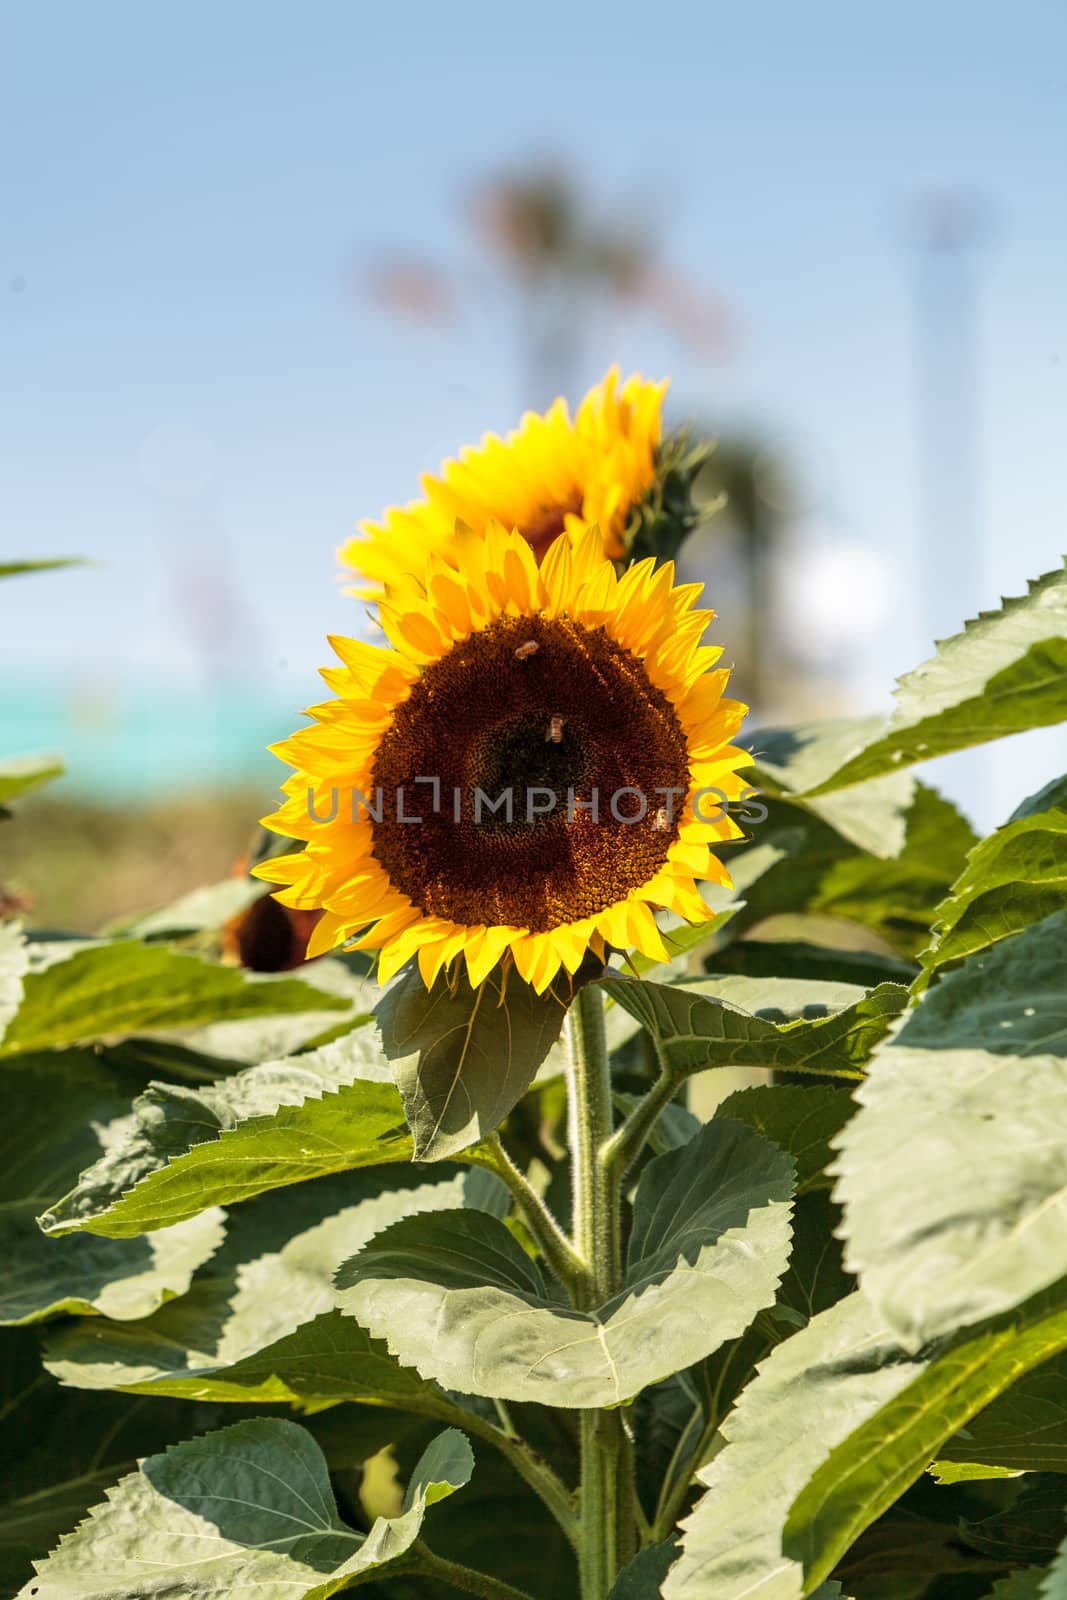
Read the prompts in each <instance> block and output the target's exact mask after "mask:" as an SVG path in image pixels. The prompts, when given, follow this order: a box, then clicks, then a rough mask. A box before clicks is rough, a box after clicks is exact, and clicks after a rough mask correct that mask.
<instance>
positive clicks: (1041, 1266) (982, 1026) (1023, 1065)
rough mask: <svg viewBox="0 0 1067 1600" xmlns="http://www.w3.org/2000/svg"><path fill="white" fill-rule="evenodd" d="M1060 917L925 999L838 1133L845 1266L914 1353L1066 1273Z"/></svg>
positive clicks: (1066, 940)
mask: <svg viewBox="0 0 1067 1600" xmlns="http://www.w3.org/2000/svg"><path fill="white" fill-rule="evenodd" d="M1065 971H1067V911H1061V912H1059V913H1058V914H1057V915H1056V916H1053V917H1048V918H1046V919H1045V921H1044V922H1040V923H1036V924H1035V925H1034V926H1033V927H1031V928H1028V929H1026V930H1025V931H1024V932H1023V933H1020V934H1018V935H1017V936H1016V937H1015V938H1013V939H1008V940H1005V941H1004V942H1002V943H1001V944H998V945H995V946H994V947H993V948H992V949H991V950H990V951H988V952H981V953H979V954H977V955H974V956H971V957H969V958H968V959H967V961H965V962H964V964H963V966H962V967H960V968H959V969H958V970H957V971H955V972H952V973H949V974H948V976H946V977H944V978H942V980H941V982H940V983H938V984H937V985H936V986H935V987H934V988H933V989H931V990H930V991H929V992H928V993H927V994H926V996H925V998H924V999H923V1001H922V1004H921V1005H919V1006H918V1008H917V1009H916V1010H914V1011H913V1012H912V1013H911V1014H910V1015H909V1017H908V1019H907V1021H906V1022H905V1023H904V1025H903V1027H902V1028H901V1029H900V1031H899V1032H898V1033H897V1034H896V1036H895V1037H894V1038H893V1039H892V1041H891V1042H890V1043H888V1044H886V1045H884V1046H883V1047H882V1048H881V1049H879V1050H878V1051H877V1053H876V1055H875V1057H874V1060H873V1061H872V1063H871V1068H870V1076H869V1077H868V1079H867V1080H866V1082H865V1083H864V1084H863V1085H862V1087H860V1088H859V1089H858V1090H857V1091H856V1098H857V1100H858V1102H859V1105H860V1109H859V1111H858V1113H857V1114H856V1116H855V1117H853V1118H852V1119H851V1121H850V1122H849V1123H848V1124H847V1125H846V1127H845V1129H844V1131H843V1132H842V1133H841V1135H840V1136H839V1140H838V1149H839V1151H840V1155H839V1156H838V1159H837V1163H836V1167H835V1171H837V1172H838V1173H839V1174H840V1181H839V1184H838V1187H837V1191H836V1193H837V1196H838V1198H839V1199H840V1200H841V1201H842V1202H843V1204H844V1207H845V1231H846V1237H847V1241H848V1243H847V1251H846V1260H847V1263H848V1265H849V1266H850V1268H851V1269H852V1270H853V1271H855V1272H858V1274H859V1277H860V1281H861V1283H862V1284H863V1286H864V1290H865V1292H866V1293H867V1294H868V1295H869V1296H870V1298H871V1299H872V1300H874V1301H875V1303H876V1304H877V1305H878V1306H879V1307H880V1308H881V1309H882V1311H883V1312H884V1314H885V1316H886V1317H887V1319H888V1321H889V1323H890V1325H891V1326H893V1327H894V1328H896V1329H897V1331H898V1333H899V1335H900V1337H901V1339H902V1340H903V1341H904V1342H905V1343H907V1344H909V1345H912V1346H916V1347H917V1346H918V1345H920V1344H922V1343H924V1342H925V1341H926V1340H929V1339H932V1338H935V1337H937V1336H939V1335H941V1334H945V1333H951V1332H952V1331H953V1330H954V1329H956V1328H958V1327H961V1326H964V1325H966V1324H968V1323H974V1322H977V1321H979V1320H981V1319H982V1318H984V1317H989V1316H994V1315H996V1314H997V1313H998V1312H1000V1311H1004V1310H1007V1309H1010V1307H1012V1306H1013V1305H1017V1304H1018V1303H1019V1302H1020V1301H1022V1300H1024V1299H1026V1298H1027V1297H1028V1296H1029V1295H1031V1294H1034V1293H1035V1292H1036V1291H1037V1290H1039V1289H1041V1288H1043V1287H1045V1286H1046V1285H1047V1284H1050V1283H1053V1282H1055V1281H1056V1279H1058V1278H1060V1277H1061V1276H1063V1275H1064V1274H1067V1185H1065V1182H1064V1172H1065V1170H1067V987H1065V985H1064V981H1063V979H1064V972H1065Z"/></svg>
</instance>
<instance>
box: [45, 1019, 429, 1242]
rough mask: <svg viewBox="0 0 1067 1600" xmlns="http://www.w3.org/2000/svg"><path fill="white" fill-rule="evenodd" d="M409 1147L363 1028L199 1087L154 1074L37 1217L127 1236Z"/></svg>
mask: <svg viewBox="0 0 1067 1600" xmlns="http://www.w3.org/2000/svg"><path fill="white" fill-rule="evenodd" d="M410 1154H411V1137H410V1135H409V1133H408V1130H407V1127H406V1125H405V1122H404V1113H403V1108H402V1107H401V1104H400V1095H399V1092H398V1091H397V1089H396V1087H395V1085H394V1084H393V1081H392V1078H391V1075H390V1073H389V1070H388V1067H387V1066H386V1064H385V1063H384V1061H383V1060H382V1059H381V1052H380V1049H379V1046H378V1042H377V1035H376V1034H375V1032H374V1030H373V1029H372V1028H370V1027H365V1028H360V1029H357V1030H356V1031H355V1032H353V1033H351V1034H348V1035H346V1037H345V1038H344V1039H339V1040H337V1042H336V1043H334V1044H330V1045H324V1046H323V1048H322V1049H321V1050H316V1051H312V1052H309V1053H308V1054H307V1055H302V1056H293V1057H291V1058H289V1059H286V1060H282V1061H275V1062H267V1063H265V1064H264V1065H263V1066H261V1067H249V1068H248V1069H247V1070H246V1071H244V1072H239V1073H236V1074H235V1075H234V1076H233V1077H229V1078H223V1079H221V1080H220V1081H219V1082H218V1083H214V1084H209V1085H207V1086H205V1087H203V1088H198V1087H185V1086H179V1085H176V1084H153V1085H152V1086H151V1087H150V1088H149V1089H148V1090H147V1091H146V1092H145V1093H144V1094H143V1095H141V1096H140V1097H139V1099H138V1100H137V1101H135V1103H134V1110H133V1115H132V1116H131V1117H130V1119H129V1121H128V1125H127V1126H126V1128H125V1129H124V1131H123V1134H122V1136H121V1137H119V1138H116V1139H115V1140H114V1141H113V1142H112V1144H111V1146H110V1148H109V1150H108V1151H107V1153H106V1154H105V1155H104V1156H103V1157H102V1158H101V1159H100V1160H99V1161H98V1162H97V1163H96V1164H95V1165H94V1166H92V1167H90V1168H89V1169H88V1170H87V1171H86V1172H84V1173H83V1174H82V1176H81V1179H80V1180H79V1182H78V1183H77V1185H76V1186H75V1187H74V1188H73V1189H72V1190H71V1191H70V1193H69V1194H67V1195H65V1196H64V1198H63V1199H62V1200H60V1201H59V1202H57V1203H56V1204H55V1205H53V1206H52V1207H51V1208H50V1209H49V1210H48V1211H47V1212H46V1213H45V1214H44V1215H43V1216H42V1218H41V1225H42V1227H44V1228H45V1229H46V1230H47V1231H48V1232H49V1233H67V1232H70V1231H72V1230H75V1229H79V1228H84V1229H88V1230H89V1231H90V1232H91V1233H102V1234H107V1235H109V1236H110V1237H112V1238H128V1237H130V1236H132V1235H135V1234H139V1233H145V1232H148V1231H149V1230H151V1229H153V1228H163V1227H166V1226H168V1225H169V1224H171V1223H174V1222H177V1221H181V1220H183V1219H184V1218H186V1217H191V1216H195V1215H196V1214H197V1213H198V1212H200V1211H203V1210H205V1209H206V1208H207V1207H208V1206H214V1205H232V1204H235V1203H236V1202H238V1201H241V1200H247V1199H250V1198H251V1197H252V1196H253V1195H257V1194H262V1193H263V1192H264V1191H265V1190H267V1189H276V1188H281V1187H283V1186H285V1185H287V1184H292V1183H302V1182H304V1181H305V1180H306V1179H308V1178H319V1177H323V1176H325V1175H326V1174H328V1173H331V1172H345V1171H347V1170H348V1169H349V1168H352V1167H367V1166H379V1165H382V1164H383V1163H386V1162H390V1161H403V1160H406V1159H407V1158H408V1157H409V1156H410Z"/></svg>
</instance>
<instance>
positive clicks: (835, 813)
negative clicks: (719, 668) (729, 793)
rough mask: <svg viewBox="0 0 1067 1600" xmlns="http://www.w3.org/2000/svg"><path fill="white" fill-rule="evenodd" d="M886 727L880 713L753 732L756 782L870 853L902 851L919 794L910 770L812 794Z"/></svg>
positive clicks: (768, 791)
mask: <svg viewBox="0 0 1067 1600" xmlns="http://www.w3.org/2000/svg"><path fill="white" fill-rule="evenodd" d="M881 726H882V723H881V718H879V717H851V718H839V719H836V720H834V721H826V722H808V723H801V724H799V725H794V726H793V727H790V728H769V729H767V728H761V729H759V730H758V732H757V733H756V734H755V735H754V750H755V756H756V762H757V766H756V774H755V780H754V781H755V782H756V783H758V784H759V785H760V786H761V788H763V789H764V790H766V792H767V793H769V794H772V795H779V796H781V797H782V798H784V799H786V800H789V801H792V802H794V803H795V804H796V805H797V806H799V807H801V808H802V809H803V810H804V811H806V812H808V813H810V814H811V815H813V816H815V817H817V818H818V819H819V820H820V821H821V822H823V823H825V825H826V826H827V827H828V828H832V829H833V831H834V833H836V834H838V835H839V836H840V837H841V838H842V839H846V840H848V842H849V843H850V844H853V845H856V846H857V847H858V848H859V849H860V850H862V851H864V852H865V853H867V854H870V855H874V856H879V857H885V858H889V857H892V856H896V855H899V853H900V851H901V850H902V849H903V848H904V844H905V839H906V835H907V816H908V810H909V807H910V806H911V804H912V801H913V799H914V795H915V779H914V778H913V777H912V776H911V774H910V773H907V772H892V773H889V774H888V775H887V776H885V777H881V778H878V779H876V780H875V781H874V782H873V783H867V784H864V785H863V787H862V788H858V789H856V790H855V791H854V792H849V793H845V794H832V795H825V796H822V797H821V798H819V799H817V800H812V799H809V798H808V795H807V791H809V790H811V789H814V788H815V786H816V785H817V784H818V783H819V781H820V780H821V779H822V778H823V777H825V775H826V774H827V773H828V772H833V771H834V770H835V769H836V768H837V767H838V766H840V764H841V762H842V761H844V760H845V759H846V758H847V757H848V756H849V755H851V753H852V752H853V751H854V750H855V749H856V748H857V747H858V746H860V745H863V744H865V743H867V741H868V740H870V739H873V738H875V737H877V735H878V733H879V732H880V730H881Z"/></svg>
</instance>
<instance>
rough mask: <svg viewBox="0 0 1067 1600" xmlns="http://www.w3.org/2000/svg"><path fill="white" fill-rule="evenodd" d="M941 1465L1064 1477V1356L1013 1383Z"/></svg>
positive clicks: (953, 1442) (954, 1442)
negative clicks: (968, 1464) (976, 1465)
mask: <svg viewBox="0 0 1067 1600" xmlns="http://www.w3.org/2000/svg"><path fill="white" fill-rule="evenodd" d="M941 1460H942V1462H946V1461H950V1462H977V1463H980V1464H983V1465H985V1466H989V1467H995V1468H998V1469H1000V1470H1002V1471H1011V1472H1064V1473H1067V1356H1063V1355H1059V1356H1056V1357H1054V1358H1053V1360H1051V1361H1046V1362H1044V1363H1043V1364H1042V1365H1041V1366H1039V1367H1035V1368H1034V1370H1033V1371H1032V1372H1028V1373H1026V1375H1025V1376H1024V1377H1021V1378H1020V1379H1019V1380H1018V1381H1017V1382H1016V1383H1013V1384H1012V1386H1011V1388H1010V1389H1007V1390H1006V1391H1005V1392H1004V1393H1003V1394H1002V1395H1000V1396H998V1398H997V1399H996V1400H994V1401H993V1403H992V1404H991V1405H989V1406H987V1407H986V1409H985V1410H984V1411H981V1412H979V1414H978V1415H977V1416H976V1417H974V1418H972V1419H971V1421H970V1422H969V1423H968V1424H967V1426H966V1427H965V1428H963V1429H961V1431H960V1432H959V1433H958V1434H956V1436H955V1437H954V1438H952V1439H950V1440H949V1441H948V1443H947V1444H946V1445H945V1447H944V1448H943V1449H942V1451H941ZM1065 1489H1067V1484H1065ZM1065 1498H1067V1496H1065Z"/></svg>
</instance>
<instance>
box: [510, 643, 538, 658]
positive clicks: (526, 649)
mask: <svg viewBox="0 0 1067 1600" xmlns="http://www.w3.org/2000/svg"><path fill="white" fill-rule="evenodd" d="M540 648H541V646H540V645H539V644H538V642H537V640H536V639H527V641H526V643H525V644H520V646H519V648H518V649H517V650H516V652H515V660H516V661H528V660H529V658H530V656H535V655H536V654H537V652H538V650H540Z"/></svg>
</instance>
